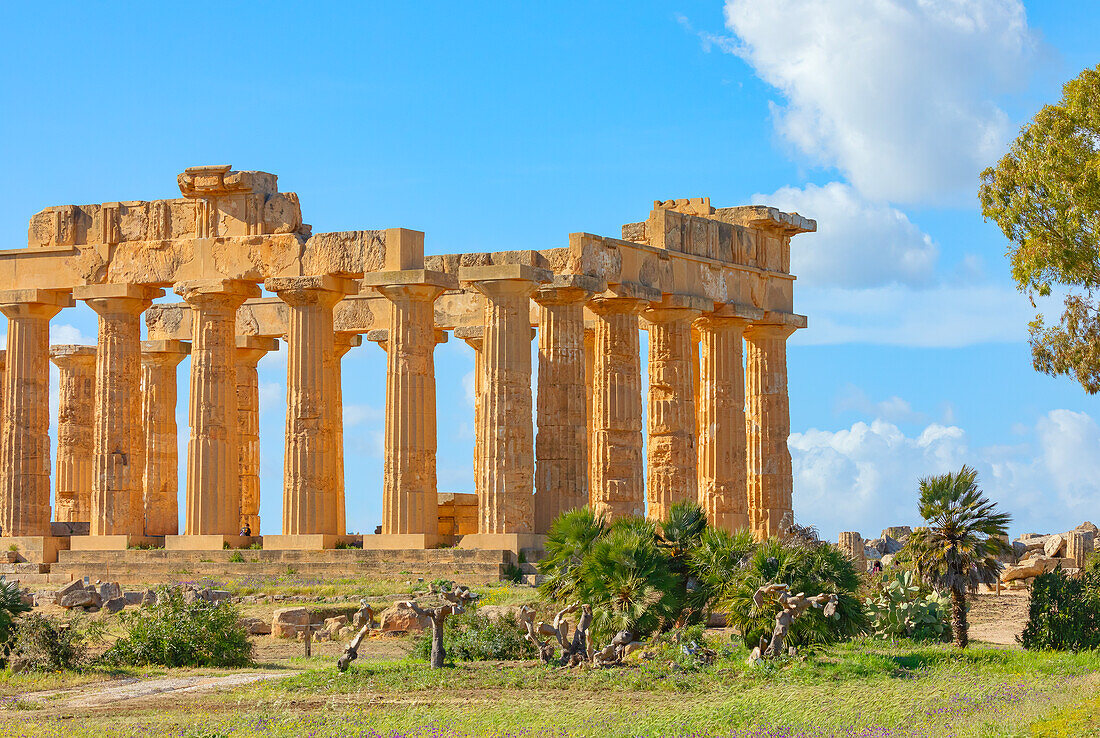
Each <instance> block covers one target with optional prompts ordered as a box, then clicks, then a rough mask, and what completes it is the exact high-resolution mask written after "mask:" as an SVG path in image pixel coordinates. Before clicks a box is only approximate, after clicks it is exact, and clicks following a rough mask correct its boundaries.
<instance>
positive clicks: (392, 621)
mask: <svg viewBox="0 0 1100 738" xmlns="http://www.w3.org/2000/svg"><path fill="white" fill-rule="evenodd" d="M429 622H430V621H429V620H428V618H422V617H420V616H419V615H417V614H416V612H415V611H414V610H413V609H412V608H410V607H408V606H406V604H405V603H404V602H398V603H396V604H394V605H393V606H392V607H388V608H386V609H385V610H383V611H382V615H381V616H380V619H379V621H378V628H379V629H380V630H381V631H382V632H383V633H417V632H419V631H422V630H424V629H425V628H427V627H428V624H429Z"/></svg>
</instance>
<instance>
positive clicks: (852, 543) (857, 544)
mask: <svg viewBox="0 0 1100 738" xmlns="http://www.w3.org/2000/svg"><path fill="white" fill-rule="evenodd" d="M837 547H838V548H839V549H840V550H841V551H843V552H844V553H846V554H848V558H850V559H851V560H852V563H854V564H855V565H856V571H865V570H866V569H867V553H866V549H865V548H864V546H863V537H862V536H860V534H859V533H858V532H855V531H845V532H843V533H841V534H840V538H839V539H838V541H837Z"/></svg>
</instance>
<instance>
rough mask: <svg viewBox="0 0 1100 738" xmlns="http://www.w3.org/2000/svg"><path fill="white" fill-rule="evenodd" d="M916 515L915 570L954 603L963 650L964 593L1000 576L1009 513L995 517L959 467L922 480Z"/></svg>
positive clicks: (967, 471)
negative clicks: (919, 523) (919, 522)
mask: <svg viewBox="0 0 1100 738" xmlns="http://www.w3.org/2000/svg"><path fill="white" fill-rule="evenodd" d="M918 510H919V512H920V515H921V517H922V518H924V521H925V523H927V525H926V526H925V527H922V528H917V529H916V530H915V531H913V535H911V536H910V537H909V540H908V541H907V542H906V546H905V547H906V549H908V551H909V555H910V557H911V565H912V567H913V570H914V571H916V573H917V575H918V576H919V577H920V578H921V580H923V581H924V582H925V583H926V584H928V585H929V586H931V587H934V588H935V589H938V590H941V591H943V590H946V591H947V592H948V593H950V595H951V598H952V611H953V612H952V629H953V630H954V631H955V642H956V643H957V644H958V645H959V647H960V648H966V644H967V642H968V637H967V630H968V627H967V624H966V593H967V591H973V590H975V589H976V588H977V586H978V584H979V583H981V582H989V581H993V580H995V579H996V578H997V576H999V574H1000V571H1001V564H1000V562H999V561H997V558H996V557H997V555H998V554H1001V553H1006V552H1008V551H1010V550H1011V549H1010V548H1009V547H1008V544H1007V543H1005V542H1004V541H1003V540H1002V539H1001V536H1004V537H1007V536H1008V523H1009V521H1011V520H1012V517H1011V516H1010V515H1009V514H1008V513H1000V512H997V511H996V510H997V506H996V505H995V504H994V503H992V502H990V501H989V500H988V499H987V498H986V497H985V495H984V494H982V491H981V490H980V489H978V472H977V471H976V470H974V469H972V468H971V467H968V466H965V465H964V466H963V467H962V469H960V470H959V472H958V473H949V474H943V475H941V476H938V477H926V478H924V479H922V480H920V503H919V505H918Z"/></svg>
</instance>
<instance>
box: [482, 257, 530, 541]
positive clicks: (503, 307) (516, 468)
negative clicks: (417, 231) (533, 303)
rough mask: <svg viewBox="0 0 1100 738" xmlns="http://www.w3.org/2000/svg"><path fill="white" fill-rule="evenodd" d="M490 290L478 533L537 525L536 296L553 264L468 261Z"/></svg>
mask: <svg viewBox="0 0 1100 738" xmlns="http://www.w3.org/2000/svg"><path fill="white" fill-rule="evenodd" d="M461 279H462V281H463V282H468V283H469V284H471V285H472V286H473V287H474V289H476V290H477V291H478V292H480V293H481V294H482V295H484V296H485V333H484V338H483V339H482V341H483V342H482V351H481V354H482V369H483V372H484V377H483V379H482V385H481V403H482V420H481V427H480V428H479V429H478V430H479V435H478V443H479V445H480V446H481V454H482V455H481V456H480V458H479V461H480V468H479V469H478V470H477V471H478V473H479V474H480V475H481V477H482V483H481V489H482V491H483V494H484V498H483V499H482V500H481V505H480V514H481V521H480V524H479V527H478V532H479V533H486V534H502V533H504V534H508V533H532V532H533V531H534V525H535V515H534V501H533V497H532V488H533V487H534V472H535V463H534V462H535V460H534V455H533V450H534V449H533V446H534V438H533V436H534V430H533V425H534V424H533V422H532V421H533V418H532V402H531V330H530V314H531V311H530V299H531V295H532V294H533V293H534V291H535V289H536V287H537V286H538V284H539V283H540V282H548V281H550V274H549V272H547V271H545V270H541V269H535V268H533V267H527V266H522V265H504V266H491V267H471V268H469V269H463V270H462V273H461Z"/></svg>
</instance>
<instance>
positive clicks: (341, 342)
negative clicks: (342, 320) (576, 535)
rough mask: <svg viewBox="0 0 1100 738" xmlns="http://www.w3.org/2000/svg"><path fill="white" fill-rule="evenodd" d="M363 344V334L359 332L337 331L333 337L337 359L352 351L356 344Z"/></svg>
mask: <svg viewBox="0 0 1100 738" xmlns="http://www.w3.org/2000/svg"><path fill="white" fill-rule="evenodd" d="M362 345H363V336H362V335H360V334H358V333H348V332H345V331H336V333H335V334H334V335H333V338H332V349H333V351H334V352H335V353H336V358H337V359H340V358H342V357H343V356H344V354H346V353H347V352H349V351H351V350H352V349H353V348H355V347H356V346H362Z"/></svg>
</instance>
